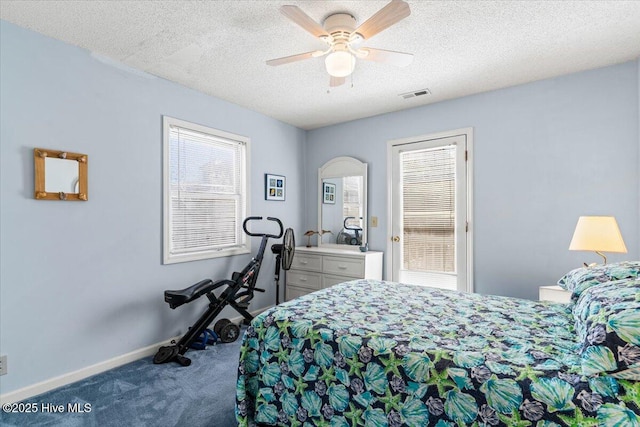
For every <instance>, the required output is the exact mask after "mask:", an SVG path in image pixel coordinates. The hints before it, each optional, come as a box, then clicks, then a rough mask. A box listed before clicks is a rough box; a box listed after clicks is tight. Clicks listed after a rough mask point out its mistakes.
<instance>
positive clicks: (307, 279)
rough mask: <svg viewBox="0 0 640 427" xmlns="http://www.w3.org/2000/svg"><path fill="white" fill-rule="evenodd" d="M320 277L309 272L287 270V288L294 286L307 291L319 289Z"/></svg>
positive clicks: (320, 285)
mask: <svg viewBox="0 0 640 427" xmlns="http://www.w3.org/2000/svg"><path fill="white" fill-rule="evenodd" d="M321 276H322V275H321V274H320V273H311V272H309V271H300V270H293V269H291V270H289V271H287V286H289V285H291V286H296V287H301V288H307V289H313V290H316V289H321V288H322V277H321Z"/></svg>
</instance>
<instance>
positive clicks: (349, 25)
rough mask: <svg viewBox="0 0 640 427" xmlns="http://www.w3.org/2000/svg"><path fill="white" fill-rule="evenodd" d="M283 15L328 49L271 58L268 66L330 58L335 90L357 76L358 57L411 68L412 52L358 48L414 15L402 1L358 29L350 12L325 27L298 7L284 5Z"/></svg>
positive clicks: (335, 16)
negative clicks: (350, 77) (349, 78)
mask: <svg viewBox="0 0 640 427" xmlns="http://www.w3.org/2000/svg"><path fill="white" fill-rule="evenodd" d="M280 12H282V14H283V15H284V16H286V17H287V18H289V19H291V20H292V21H293V22H294V23H296V24H298V25H299V26H301V27H302V28H303V29H304V30H306V31H307V32H309V33H311V34H312V35H313V36H314V37H317V38H319V39H320V40H322V41H323V42H325V43H326V44H327V45H328V48H327V49H326V50H314V51H312V52H306V53H300V54H298V55H292V56H285V57H283V58H277V59H271V60H269V61H267V65H274V66H275V65H282V64H288V63H290V62H295V61H301V60H303V59H309V58H319V57H321V56H325V55H327V57H326V58H325V66H326V68H327V73H329V76H330V80H329V86H331V87H335V86H340V85H342V84H344V82H345V78H346V77H347V76H348V75H350V74H351V73H353V70H354V68H355V65H356V58H358V59H364V60H367V61H376V62H383V63H387V64H392V65H397V66H399V67H404V66H407V65H409V64H410V63H411V61H412V60H413V54H411V53H404V52H396V51H392V50H383V49H374V48H370V47H361V48H359V47H358V45H359V44H360V43H362V42H363V41H364V40H368V39H370V38H371V37H373V36H375V35H376V34H378V33H379V32H381V31H383V30H385V29H387V28H389V27H390V26H392V25H394V24H396V23H398V22H399V21H401V20H402V19H404V18H406V17H407V16H409V15H410V14H411V10H410V9H409V5H408V4H407V3H406V2H404V1H402V0H392V1H391V3H389V4H387V5H386V6H385V7H383V8H382V9H380V10H379V11H378V12H376V13H375V14H374V15H373V16H372V17H371V18H369V19H367V20H366V21H365V22H363V23H362V24H360V26H358V27H357V28H356V19H355V18H354V17H353V16H352V15H350V14H348V13H334V14H332V15H329V16H328V17H327V18H326V19H325V20H324V23H323V25H320V24H318V23H317V22H316V21H314V20H313V19H312V18H311V17H309V15H307V14H306V13H304V12H303V11H302V10H301V9H300V8H299V7H298V6H291V5H287V6H282V7H280Z"/></svg>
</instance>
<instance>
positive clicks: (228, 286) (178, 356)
mask: <svg viewBox="0 0 640 427" xmlns="http://www.w3.org/2000/svg"><path fill="white" fill-rule="evenodd" d="M260 220H262V217H261V216H251V217H248V218H246V219H245V220H244V221H243V223H242V228H243V230H244V232H245V233H246V234H247V235H248V236H251V237H261V238H262V240H261V242H260V249H258V253H257V254H256V256H255V257H253V258H252V259H251V261H250V262H249V264H247V266H246V267H245V268H244V269H243V270H242V271H240V272H234V273H233V274H232V275H231V279H225V280H218V281H217V282H214V281H213V280H211V279H205V280H201V281H200V282H198V283H196V284H194V285H192V286H190V287H188V288H185V289H181V290H167V291H164V300H165V302H166V303H167V304H169V307H171V308H172V309H175V308H177V307H180V306H181V305H184V304H188V303H190V302H192V301H195V300H197V299H198V298H200V297H201V296H203V295H206V297H207V298H208V299H209V306H208V309H207V311H206V312H205V313H204V314H203V315H202V316H201V317H200V318H199V319H198V320H197V321H196V323H195V324H194V325H193V326H191V328H189V330H188V331H187V332H186V333H185V334H184V336H182V338H180V341H178V342H177V343H173V342H172V344H171V345H169V346H162V347H160V349H158V352H157V353H156V355H155V356H154V357H153V363H156V364H159V363H167V362H172V361H175V362H178V363H179V364H181V365H182V366H189V365H190V364H191V360H190V359H189V358H188V357H185V356H184V354H185V353H186V352H187V350H189V348H192V347H196V348H199V347H201V346H202V347H203V346H204V345H206V344H207V343H208V342H211V341H212V340H213V341H215V340H216V339H217V338H220V339H221V341H222V342H232V341H235V340H236V339H237V338H238V336H239V334H240V328H239V327H238V326H237V325H236V324H234V323H232V322H231V321H229V320H228V319H221V320H219V321H218V322H216V324H215V326H214V328H213V329H214V330H213V331H211V330H208V329H207V327H208V326H209V325H210V324H211V323H212V322H213V320H214V319H215V318H216V317H217V316H218V314H220V312H221V311H222V310H223V309H224V308H225V307H226V306H231V307H232V308H233V309H235V310H236V311H237V312H238V313H240V314H241V315H242V317H244V321H245V322H246V323H247V324H248V323H249V322H251V320H253V316H252V315H251V314H250V313H249V312H248V311H247V309H248V308H249V302H250V301H251V300H252V299H253V294H254V292H255V291H258V292H265V290H264V289H260V288H257V287H256V281H257V279H258V274H259V273H260V266H261V265H262V259H263V256H264V251H265V249H266V247H267V241H268V240H269V239H270V238H274V239H279V238H280V237H282V234H283V228H282V222H281V221H280V220H279V219H278V218H272V217H267V220H269V221H273V222H276V223H277V225H278V227H279V233H278V234H268V233H253V232H251V231H249V230H248V229H247V224H248V223H249V222H250V221H260ZM272 250H273V249H272ZM223 287H225V288H224V290H223V291H222V293H221V294H220V296H216V295H215V294H214V292H213V291H214V290H216V289H219V288H223ZM212 333H213V334H212ZM194 344H195V345H194Z"/></svg>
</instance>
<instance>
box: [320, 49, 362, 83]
mask: <svg viewBox="0 0 640 427" xmlns="http://www.w3.org/2000/svg"><path fill="white" fill-rule="evenodd" d="M324 65H325V66H326V67H327V73H329V75H331V76H334V77H347V76H348V75H350V74H351V73H353V70H354V68H355V67H356V58H355V56H353V55H352V54H351V53H349V52H346V51H337V52H332V53H330V54H329V55H328V56H327V57H326V58H325V60H324Z"/></svg>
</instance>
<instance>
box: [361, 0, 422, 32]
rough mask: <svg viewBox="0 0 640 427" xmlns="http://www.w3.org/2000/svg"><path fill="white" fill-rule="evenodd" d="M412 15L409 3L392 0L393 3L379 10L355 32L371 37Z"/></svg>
mask: <svg viewBox="0 0 640 427" xmlns="http://www.w3.org/2000/svg"><path fill="white" fill-rule="evenodd" d="M409 15H411V9H409V4H407V3H406V2H404V1H402V0H392V1H391V3H389V4H388V5H386V6H385V7H383V8H382V9H380V10H379V11H377V12H376V13H375V14H374V15H373V16H372V17H371V18H369V19H367V20H366V21H364V22H363V23H362V25H360V26H359V27H358V28H356V30H355V32H356V33H358V34H360V35H361V36H362V37H364V38H365V39H370V38H371V37H373V36H375V35H376V34H378V33H379V32H380V31H382V30H386V29H387V28H389V27H390V26H392V25H393V24H395V23H397V22H399V21H401V20H403V19H404V18H406V17H407V16H409Z"/></svg>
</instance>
